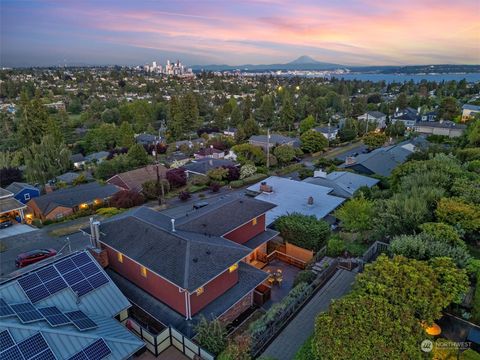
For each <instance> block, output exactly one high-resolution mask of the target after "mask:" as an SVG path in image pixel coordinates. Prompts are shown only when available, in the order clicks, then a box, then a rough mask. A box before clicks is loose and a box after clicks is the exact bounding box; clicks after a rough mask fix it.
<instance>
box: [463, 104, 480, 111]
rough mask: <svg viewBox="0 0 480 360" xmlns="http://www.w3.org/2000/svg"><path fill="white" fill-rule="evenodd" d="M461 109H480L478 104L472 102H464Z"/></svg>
mask: <svg viewBox="0 0 480 360" xmlns="http://www.w3.org/2000/svg"><path fill="white" fill-rule="evenodd" d="M462 109H463V110H471V111H480V106H479V105H474V104H464V105H463V106H462Z"/></svg>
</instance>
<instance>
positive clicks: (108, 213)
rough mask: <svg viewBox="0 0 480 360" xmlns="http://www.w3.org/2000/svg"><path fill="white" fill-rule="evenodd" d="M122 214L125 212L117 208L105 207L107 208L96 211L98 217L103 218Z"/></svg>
mask: <svg viewBox="0 0 480 360" xmlns="http://www.w3.org/2000/svg"><path fill="white" fill-rule="evenodd" d="M122 212H123V210H121V209H119V208H116V207H105V208H100V209H98V210H97V211H96V213H97V214H98V215H102V216H106V217H110V216H114V215H118V214H120V213H122Z"/></svg>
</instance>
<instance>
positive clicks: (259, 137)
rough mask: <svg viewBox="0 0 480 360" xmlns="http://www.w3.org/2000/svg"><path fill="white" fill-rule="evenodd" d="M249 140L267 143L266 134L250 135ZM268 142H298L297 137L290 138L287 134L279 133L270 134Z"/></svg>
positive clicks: (281, 143) (280, 143)
mask: <svg viewBox="0 0 480 360" xmlns="http://www.w3.org/2000/svg"><path fill="white" fill-rule="evenodd" d="M249 141H254V142H258V143H267V135H252V136H251V137H250V139H249ZM268 142H269V143H270V144H273V145H275V144H279V145H283V144H288V143H298V139H295V138H291V137H288V136H283V135H280V134H270V140H269V141H268Z"/></svg>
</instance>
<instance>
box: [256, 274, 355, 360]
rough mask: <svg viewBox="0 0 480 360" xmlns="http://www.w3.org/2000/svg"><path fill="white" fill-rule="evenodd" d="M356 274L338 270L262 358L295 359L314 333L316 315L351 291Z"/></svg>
mask: <svg viewBox="0 0 480 360" xmlns="http://www.w3.org/2000/svg"><path fill="white" fill-rule="evenodd" d="M356 274H357V273H356V272H349V271H346V270H338V271H337V273H336V274H335V275H334V276H333V277H332V278H331V279H330V280H329V281H328V282H327V283H326V284H325V286H324V287H323V288H322V289H320V291H319V292H318V293H317V294H315V296H314V297H313V298H312V299H311V300H310V302H309V303H308V304H307V305H305V307H304V308H303V309H302V310H301V311H300V313H299V314H298V315H297V316H296V317H295V318H294V319H293V320H292V321H291V322H290V324H288V325H287V327H286V328H285V329H283V331H282V332H281V333H280V335H278V336H277V338H276V339H275V340H274V341H273V342H272V343H271V344H270V346H269V347H268V348H267V349H266V350H265V352H264V353H263V354H262V356H265V357H272V358H275V359H277V360H291V359H293V358H294V357H295V354H296V352H297V351H298V349H299V348H300V347H301V346H302V344H303V343H304V342H305V340H307V338H308V337H309V336H310V334H311V333H312V332H313V329H314V322H315V317H316V315H317V314H318V313H320V312H322V311H325V310H327V309H328V306H329V305H330V302H331V301H332V300H333V299H338V298H340V297H342V296H343V295H345V294H346V293H348V292H349V291H350V288H351V286H352V283H353V281H354V279H355V275H356Z"/></svg>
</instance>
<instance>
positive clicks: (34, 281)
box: [18, 273, 42, 291]
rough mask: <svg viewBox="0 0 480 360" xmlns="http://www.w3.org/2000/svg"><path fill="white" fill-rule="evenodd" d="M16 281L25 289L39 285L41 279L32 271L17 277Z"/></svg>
mask: <svg viewBox="0 0 480 360" xmlns="http://www.w3.org/2000/svg"><path fill="white" fill-rule="evenodd" d="M18 283H19V285H20V286H21V287H22V289H23V290H24V291H27V290H29V289H31V288H34V287H35V286H38V285H41V284H42V281H41V280H40V278H39V277H38V275H37V274H36V273H33V274H30V275H27V276H24V277H22V278H20V279H18Z"/></svg>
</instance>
